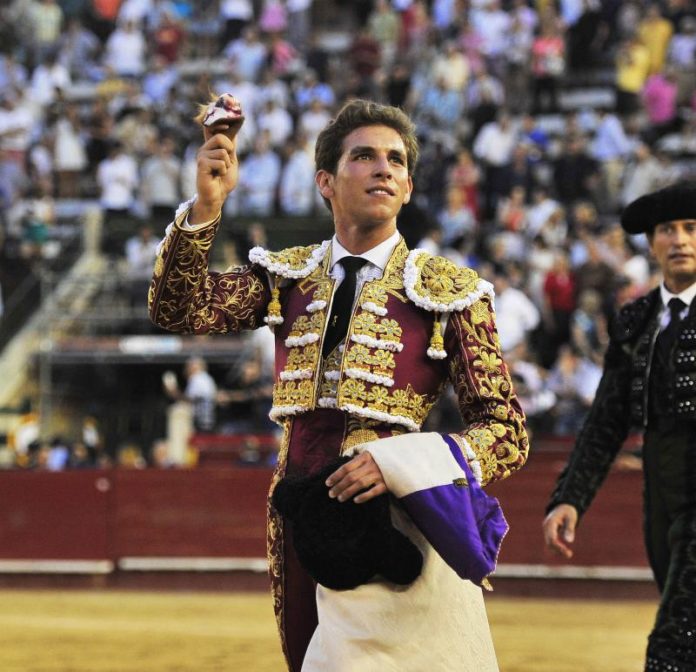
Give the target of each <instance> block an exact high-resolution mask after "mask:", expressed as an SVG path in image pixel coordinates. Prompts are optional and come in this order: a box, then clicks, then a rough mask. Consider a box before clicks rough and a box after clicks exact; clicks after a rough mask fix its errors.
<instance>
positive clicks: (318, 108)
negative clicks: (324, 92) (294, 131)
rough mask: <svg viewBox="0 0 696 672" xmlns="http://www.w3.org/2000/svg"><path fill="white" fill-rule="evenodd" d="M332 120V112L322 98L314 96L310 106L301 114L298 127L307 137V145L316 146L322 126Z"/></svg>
mask: <svg viewBox="0 0 696 672" xmlns="http://www.w3.org/2000/svg"><path fill="white" fill-rule="evenodd" d="M329 121H331V112H329V110H328V109H327V107H326V105H325V104H324V102H323V101H322V100H321V99H320V98H313V99H312V102H311V103H310V104H309V107H308V108H307V109H306V110H305V111H304V112H302V113H301V114H300V117H299V119H298V122H297V126H298V129H299V131H300V132H301V133H303V134H304V135H305V137H306V138H307V146H308V147H314V144H315V143H316V140H317V137H318V136H319V133H321V130H322V128H324V127H325V126H326V124H328V123H329Z"/></svg>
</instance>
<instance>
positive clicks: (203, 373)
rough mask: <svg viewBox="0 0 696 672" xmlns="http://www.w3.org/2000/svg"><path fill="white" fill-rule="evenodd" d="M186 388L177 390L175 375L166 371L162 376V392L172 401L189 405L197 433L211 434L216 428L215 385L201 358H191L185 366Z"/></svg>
mask: <svg viewBox="0 0 696 672" xmlns="http://www.w3.org/2000/svg"><path fill="white" fill-rule="evenodd" d="M185 375H186V387H185V388H184V389H183V391H182V390H181V389H180V388H179V384H178V382H177V378H176V375H175V374H174V373H173V372H171V371H167V372H165V374H164V375H163V376H162V383H163V385H164V391H165V392H166V394H167V396H169V397H170V398H171V399H174V400H180V401H182V400H183V401H186V402H188V403H189V404H190V405H191V412H192V415H193V427H194V430H195V431H197V432H212V431H214V429H215V426H216V422H217V420H216V413H217V411H216V404H217V384H216V383H215V380H214V379H213V377H212V376H211V375H210V374H209V373H208V366H207V364H206V363H205V360H204V359H202V358H201V357H191V358H190V359H188V360H187V361H186V366H185Z"/></svg>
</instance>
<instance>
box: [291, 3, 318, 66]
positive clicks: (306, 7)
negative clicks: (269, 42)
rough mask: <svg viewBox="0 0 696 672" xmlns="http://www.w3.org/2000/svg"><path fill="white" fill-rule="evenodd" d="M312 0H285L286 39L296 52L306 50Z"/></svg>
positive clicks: (309, 31) (309, 32)
mask: <svg viewBox="0 0 696 672" xmlns="http://www.w3.org/2000/svg"><path fill="white" fill-rule="evenodd" d="M313 2H314V0H286V10H287V20H288V28H287V32H288V41H289V42H290V44H292V46H293V47H295V49H297V51H298V52H300V53H302V52H304V51H306V50H307V47H308V43H309V36H310V34H311V18H312V4H313Z"/></svg>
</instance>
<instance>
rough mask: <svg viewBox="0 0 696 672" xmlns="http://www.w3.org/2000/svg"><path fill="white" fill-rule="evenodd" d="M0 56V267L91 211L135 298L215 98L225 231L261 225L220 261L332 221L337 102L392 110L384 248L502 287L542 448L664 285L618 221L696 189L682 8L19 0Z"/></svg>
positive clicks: (690, 23)
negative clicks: (444, 263) (224, 120)
mask: <svg viewBox="0 0 696 672" xmlns="http://www.w3.org/2000/svg"><path fill="white" fill-rule="evenodd" d="M0 52H1V53H0V264H2V263H3V260H5V259H9V258H12V257H19V258H24V259H30V260H31V259H35V258H39V259H40V258H43V257H46V256H48V257H50V256H51V255H57V254H60V244H56V240H57V241H60V235H58V234H57V233H56V229H57V228H59V226H60V222H59V221H58V218H57V217H56V210H57V205H58V204H61V203H62V204H65V203H66V202H74V201H75V202H78V203H79V202H80V201H84V200H90V199H91V200H93V201H95V202H98V203H99V206H100V207H101V209H102V212H103V214H104V223H105V230H106V240H107V243H108V240H109V230H110V227H116V226H117V225H118V223H119V222H123V221H131V222H135V223H136V227H135V228H137V229H138V233H137V235H135V236H133V237H132V238H130V239H129V240H128V242H127V244H126V247H125V248H123V247H119V248H118V249H116V250H115V252H116V253H117V254H119V255H122V256H123V258H124V259H126V260H127V264H128V268H129V269H130V272H131V273H132V280H133V301H134V302H138V301H140V300H141V297H142V296H143V294H144V289H143V288H144V287H145V286H146V283H147V278H148V277H149V268H151V264H152V260H153V257H154V254H155V252H154V250H155V246H156V240H157V239H158V238H159V237H160V235H161V232H162V230H163V228H164V225H165V224H166V223H167V222H168V221H169V220H170V219H171V217H172V212H173V209H174V208H175V207H176V205H177V204H178V203H179V202H180V201H182V200H184V199H187V198H189V197H191V196H192V195H193V193H194V191H195V155H196V149H197V147H198V145H199V144H200V129H199V128H198V127H197V126H196V125H195V124H194V122H193V121H192V119H193V117H194V116H195V114H196V112H197V105H198V104H200V103H205V102H207V101H208V100H209V99H210V96H211V94H213V93H215V94H219V93H223V92H231V93H233V94H234V95H235V96H236V97H237V98H239V99H240V100H241V101H242V104H243V107H244V111H245V115H246V121H245V123H244V126H243V127H242V130H241V132H240V136H239V152H240V160H241V164H242V168H241V181H240V185H239V188H238V189H237V190H236V191H235V192H234V193H233V195H232V197H231V198H230V199H229V200H228V202H227V204H226V209H225V213H224V216H225V218H226V219H228V220H230V221H233V220H234V218H235V217H244V218H255V219H257V220H258V222H259V223H258V224H256V225H255V226H254V227H250V229H249V234H248V236H247V237H246V238H245V239H244V240H242V241H240V242H239V245H238V247H237V249H235V250H233V251H232V252H231V253H230V254H229V255H228V256H229V257H231V259H229V260H228V261H231V262H232V263H234V262H235V261H236V260H237V259H239V258H244V255H245V253H246V251H247V249H248V247H249V246H250V245H253V244H256V243H258V242H264V241H266V239H267V238H268V237H269V236H268V235H267V233H266V231H265V229H264V221H266V220H267V219H268V218H273V217H275V218H278V217H287V218H291V217H303V218H312V217H320V216H321V217H325V216H327V213H326V211H325V209H324V207H323V205H322V204H321V202H320V199H318V197H317V192H316V189H315V186H314V168H313V144H314V140H315V138H316V136H317V134H318V132H319V131H320V130H321V128H322V127H323V126H324V125H325V124H326V123H327V121H328V120H329V119H331V117H332V115H333V113H334V112H335V110H336V109H337V108H338V106H340V105H341V104H342V103H343V102H344V101H345V100H346V99H348V98H350V97H355V96H360V97H367V98H371V99H375V100H379V101H382V102H386V103H390V104H393V105H398V106H401V107H403V108H404V109H405V110H406V111H408V112H409V113H410V114H411V115H412V116H413V118H414V120H415V121H416V123H417V127H418V134H419V138H420V141H421V147H422V152H421V155H422V158H421V162H420V164H419V167H418V170H417V172H416V175H415V184H416V191H415V195H414V196H415V197H414V199H413V201H412V203H411V204H409V205H408V206H406V208H404V211H403V213H402V215H401V217H400V222H399V226H400V229H401V230H402V233H403V234H404V236H405V237H406V239H407V242H408V243H409V244H410V245H412V246H416V245H417V246H419V247H422V248H425V249H428V250H430V251H431V252H433V253H435V254H443V255H445V256H447V257H449V258H451V259H453V260H455V261H457V262H459V263H462V264H466V265H469V266H471V267H474V268H476V269H477V270H478V271H479V273H480V274H481V275H482V276H483V277H484V278H486V279H488V280H491V281H492V282H494V284H495V288H496V310H497V320H498V327H499V330H500V337H501V342H502V347H503V350H504V353H505V355H506V358H507V361H508V362H509V364H510V366H511V368H512V371H513V374H514V378H515V381H516V383H517V386H518V392H519V394H520V396H521V398H522V400H523V404H524V406H525V410H526V412H527V414H528V416H529V418H530V425H531V427H532V429H533V430H535V429H536V430H539V431H544V432H551V433H559V434H571V433H573V432H575V431H577V428H578V426H579V424H580V423H581V422H582V419H583V417H584V414H585V412H586V410H587V408H588V406H589V403H590V401H591V399H592V397H593V395H594V392H595V389H596V385H597V382H598V379H599V375H600V373H601V363H602V357H603V353H604V348H605V347H606V344H607V338H608V337H607V324H608V320H609V318H610V316H611V314H612V312H613V311H614V310H615V308H616V307H617V306H618V305H620V304H622V303H623V302H625V301H627V300H630V299H632V298H634V297H636V296H638V295H639V294H641V293H643V292H644V291H646V289H648V288H649V287H651V286H653V285H654V284H655V282H656V277H655V271H654V268H653V266H652V265H651V263H650V261H649V259H648V258H647V255H646V254H645V252H646V250H645V242H644V241H642V240H641V239H638V238H635V239H634V238H629V237H627V236H625V235H624V234H623V233H622V230H621V229H620V228H619V226H618V215H619V213H620V211H621V208H622V207H623V206H624V205H626V204H627V203H628V202H630V201H632V200H633V199H635V198H636V197H638V196H640V195H642V194H644V193H646V192H648V191H650V190H653V189H656V188H659V187H660V186H662V185H664V184H667V183H669V182H671V181H673V180H675V179H677V178H683V177H689V176H693V175H696V3H695V2H694V1H693V0H663V1H661V2H646V1H642V2H641V1H626V2H623V1H619V0H605V1H603V2H599V0H529V1H525V0H507V1H505V0H430V1H425V0H359V1H357V0H356V1H349V0H333V1H332V2H312V0H219V1H211V2H205V3H196V2H192V1H190V0H91V1H90V0H12V1H10V2H9V3H4V4H3V7H2V8H1V9H0ZM267 243H268V245H269V246H270V247H274V241H273V240H272V239H270V240H267ZM113 251H114V250H112V252H113ZM1 283H2V276H1V275H0V284H1ZM0 296H1V294H0ZM5 302H7V297H5ZM1 305H2V303H1V302H0V306H1ZM0 311H1V308H0ZM1 319H2V318H1V312H0V320H1ZM240 375H241V374H240ZM437 417H438V418H439V420H440V421H441V422H442V423H445V424H446V422H447V417H448V416H447V411H446V410H445V411H443V412H442V413H441V414H440V415H439V416H437Z"/></svg>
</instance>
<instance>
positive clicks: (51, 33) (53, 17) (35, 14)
mask: <svg viewBox="0 0 696 672" xmlns="http://www.w3.org/2000/svg"><path fill="white" fill-rule="evenodd" d="M27 4H28V17H29V21H30V26H31V33H32V41H33V44H34V49H35V54H36V60H37V61H42V60H43V59H44V57H45V56H46V55H47V54H48V53H49V52H53V53H55V51H56V47H57V46H58V41H59V39H60V36H61V30H62V27H63V20H64V16H63V10H62V9H61V6H60V5H59V4H58V2H57V1H56V0H31V2H29V3H27Z"/></svg>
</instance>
